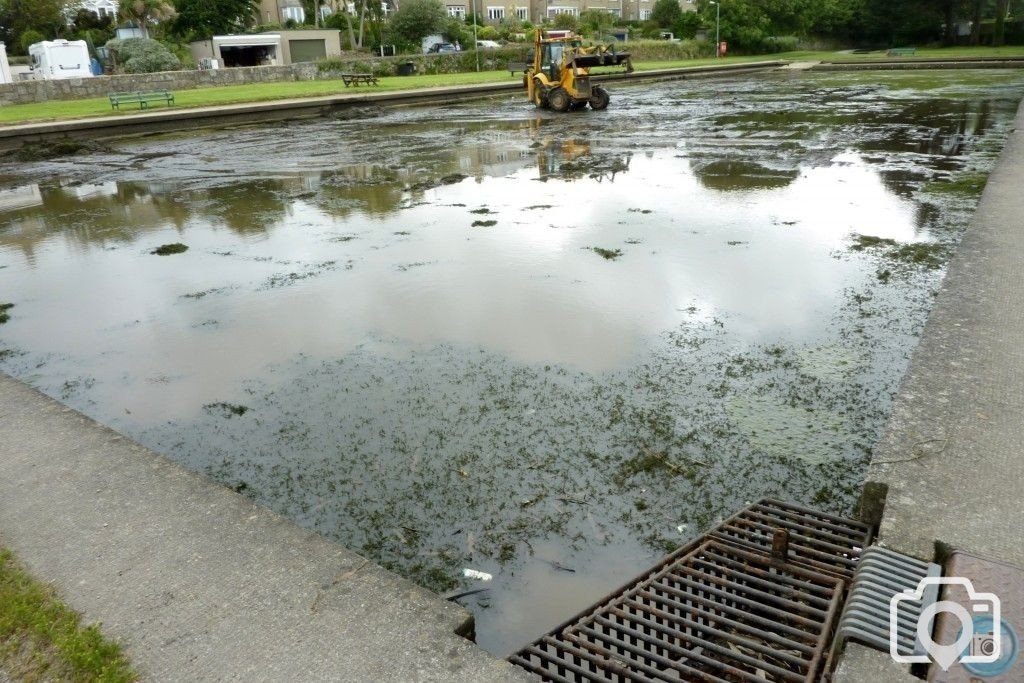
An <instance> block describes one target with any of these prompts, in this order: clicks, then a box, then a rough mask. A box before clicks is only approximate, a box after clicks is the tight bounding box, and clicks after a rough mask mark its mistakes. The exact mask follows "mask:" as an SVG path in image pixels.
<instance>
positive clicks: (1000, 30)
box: [992, 0, 1010, 47]
mask: <svg viewBox="0 0 1024 683" xmlns="http://www.w3.org/2000/svg"><path fill="white" fill-rule="evenodd" d="M1009 11H1010V0H996V25H995V28H994V29H993V33H992V44H993V45H995V46H996V47H999V46H1000V45H1002V44H1003V43H1005V42H1006V15H1007V14H1008V13H1009Z"/></svg>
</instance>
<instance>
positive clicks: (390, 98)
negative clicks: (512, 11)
mask: <svg viewBox="0 0 1024 683" xmlns="http://www.w3.org/2000/svg"><path fill="white" fill-rule="evenodd" d="M787 63H788V62H786V61H783V60H768V61H758V62H742V63H737V64H723V65H714V64H712V65H707V66H694V67H678V68H671V69H653V70H651V71H635V72H633V73H632V74H604V75H600V76H597V77H595V80H597V81H602V82H628V81H635V80H662V79H686V78H689V77H702V76H714V75H718V74H726V75H732V74H745V73H751V72H756V71H764V70H771V69H776V68H779V67H781V66H784V65H786V64H787ZM522 89H523V86H522V83H521V81H520V79H519V78H515V79H514V80H510V81H507V82H495V83H483V84H478V85H460V86H445V87H433V88H417V89H411V90H392V91H373V90H370V89H369V88H364V89H362V90H359V91H349V92H345V93H342V94H337V95H328V96H324V97H304V98H296V99H284V100H271V101H264V102H250V103H241V104H226V105H217V106H209V107H194V108H189V109H169V110H160V111H150V112H145V113H140V114H128V115H117V116H99V117H92V118H84V119H69V120H66V121H43V122H37V123H19V124H12V125H4V126H0V151H9V150H12V149H17V148H18V147H19V146H21V145H22V144H24V143H26V142H41V141H47V140H54V139H62V138H78V139H82V138H91V139H108V138H114V137H124V136H129V135H140V134H143V135H144V134H150V133H164V132H172V131H180V130H190V129H194V128H200V127H214V126H225V125H238V124H245V123H265V122H271V121H280V120H294V119H300V118H315V117H319V116H326V115H329V114H330V113H332V112H334V111H337V110H340V109H344V108H348V107H359V106H408V105H423V104H442V103H451V102H458V101H465V100H472V99H480V98H485V97H491V96H502V95H507V94H511V93H518V92H520V91H521V90H522ZM523 104H524V106H525V105H526V104H527V103H526V100H525V97H524V98H523Z"/></svg>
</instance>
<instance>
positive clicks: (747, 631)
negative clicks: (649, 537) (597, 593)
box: [509, 500, 870, 683]
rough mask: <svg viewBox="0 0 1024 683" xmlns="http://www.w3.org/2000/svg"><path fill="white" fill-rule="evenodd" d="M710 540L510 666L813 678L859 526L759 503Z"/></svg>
mask: <svg viewBox="0 0 1024 683" xmlns="http://www.w3.org/2000/svg"><path fill="white" fill-rule="evenodd" d="M709 536H710V538H709V537H704V538H701V539H698V540H696V541H694V542H693V543H691V544H689V545H687V546H685V547H683V548H681V549H679V550H677V551H676V552H675V553H673V554H672V555H670V556H669V557H668V558H666V559H665V560H664V561H663V562H661V563H660V564H659V565H658V566H657V567H655V568H654V569H652V570H651V571H650V572H648V573H647V574H645V575H644V576H642V577H640V578H639V579H638V580H636V581H634V582H633V583H631V584H630V585H627V586H626V587H624V588H622V589H621V590H620V591H618V592H616V593H615V594H613V595H612V596H611V597H609V598H608V599H606V600H605V601H604V602H602V603H599V604H598V605H595V606H594V607H592V608H591V609H589V610H587V611H586V612H584V613H583V614H581V615H580V616H578V617H577V618H575V619H573V620H571V621H569V622H567V623H565V624H563V625H562V626H560V627H558V628H556V629H555V630H554V631H552V632H551V633H549V634H548V635H546V636H544V637H542V638H541V639H539V640H538V641H536V642H534V643H532V644H531V645H529V646H527V647H526V648H524V649H522V650H521V651H519V652H518V653H516V654H514V655H512V656H511V657H510V658H509V661H511V662H512V663H514V664H517V665H518V666H520V667H522V668H524V669H527V670H528V671H531V672H533V673H535V674H538V675H539V676H540V677H541V678H542V679H543V680H545V681H559V682H563V683H565V682H572V683H584V682H597V681H730V682H732V681H751V682H752V683H764V681H816V680H819V679H820V676H821V675H822V674H823V672H824V669H825V666H824V654H825V648H826V645H827V643H828V640H829V638H830V636H831V634H832V630H833V627H834V626H835V622H836V619H837V617H838V614H839V608H840V607H841V603H842V599H843V594H844V592H845V589H846V585H847V581H846V580H845V578H844V577H845V576H846V574H847V573H848V574H851V575H852V572H853V568H854V567H855V566H856V562H857V559H858V558H859V557H860V553H861V551H862V550H863V548H864V547H865V546H866V545H867V543H868V542H869V541H870V530H869V529H868V527H867V526H865V525H862V524H860V523H858V522H855V521H853V520H845V519H842V518H839V517H834V516H831V515H825V514H822V513H819V512H816V511H814V510H808V509H807V508H801V507H799V506H794V505H789V504H785V503H780V502H778V501H773V500H764V501H761V502H759V503H757V504H755V505H752V506H750V507H749V508H747V509H745V510H743V511H742V512H741V513H739V514H737V515H735V516H733V517H731V518H730V519H728V520H726V521H725V522H723V523H722V524H721V525H719V526H718V527H716V528H715V529H713V530H712V531H711V532H710V534H709ZM829 552H832V553H833V555H834V556H830V555H829V554H828V553H829Z"/></svg>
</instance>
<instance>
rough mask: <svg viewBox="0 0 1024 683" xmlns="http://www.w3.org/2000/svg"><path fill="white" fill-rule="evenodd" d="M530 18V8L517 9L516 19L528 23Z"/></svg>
mask: <svg viewBox="0 0 1024 683" xmlns="http://www.w3.org/2000/svg"><path fill="white" fill-rule="evenodd" d="M529 18H530V8H529V7H516V19H518V20H519V21H527V20H528V19H529Z"/></svg>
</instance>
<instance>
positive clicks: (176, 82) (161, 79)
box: [0, 63, 320, 106]
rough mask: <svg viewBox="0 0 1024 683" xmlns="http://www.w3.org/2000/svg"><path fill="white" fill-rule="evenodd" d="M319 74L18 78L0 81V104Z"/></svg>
mask: <svg viewBox="0 0 1024 683" xmlns="http://www.w3.org/2000/svg"><path fill="white" fill-rule="evenodd" d="M318 77H320V73H319V70H318V69H317V66H316V64H309V63H304V64H292V65H291V66H254V67H246V68H237V69H216V70H210V71H198V70H196V71H165V72H161V73H155V74H124V75H120V76H99V77H96V78H70V79H67V80H60V81H18V82H16V83H7V84H2V85H0V106H6V105H11V104H28V103H30V102H46V101H49V100H78V99H85V98H89V97H106V96H107V95H109V94H110V93H114V92H124V91H133V90H171V91H178V90H191V89H193V88H203V87H208V86H216V85H247V84H250V83H274V82H281V81H312V80H316V79H317V78H318Z"/></svg>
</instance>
